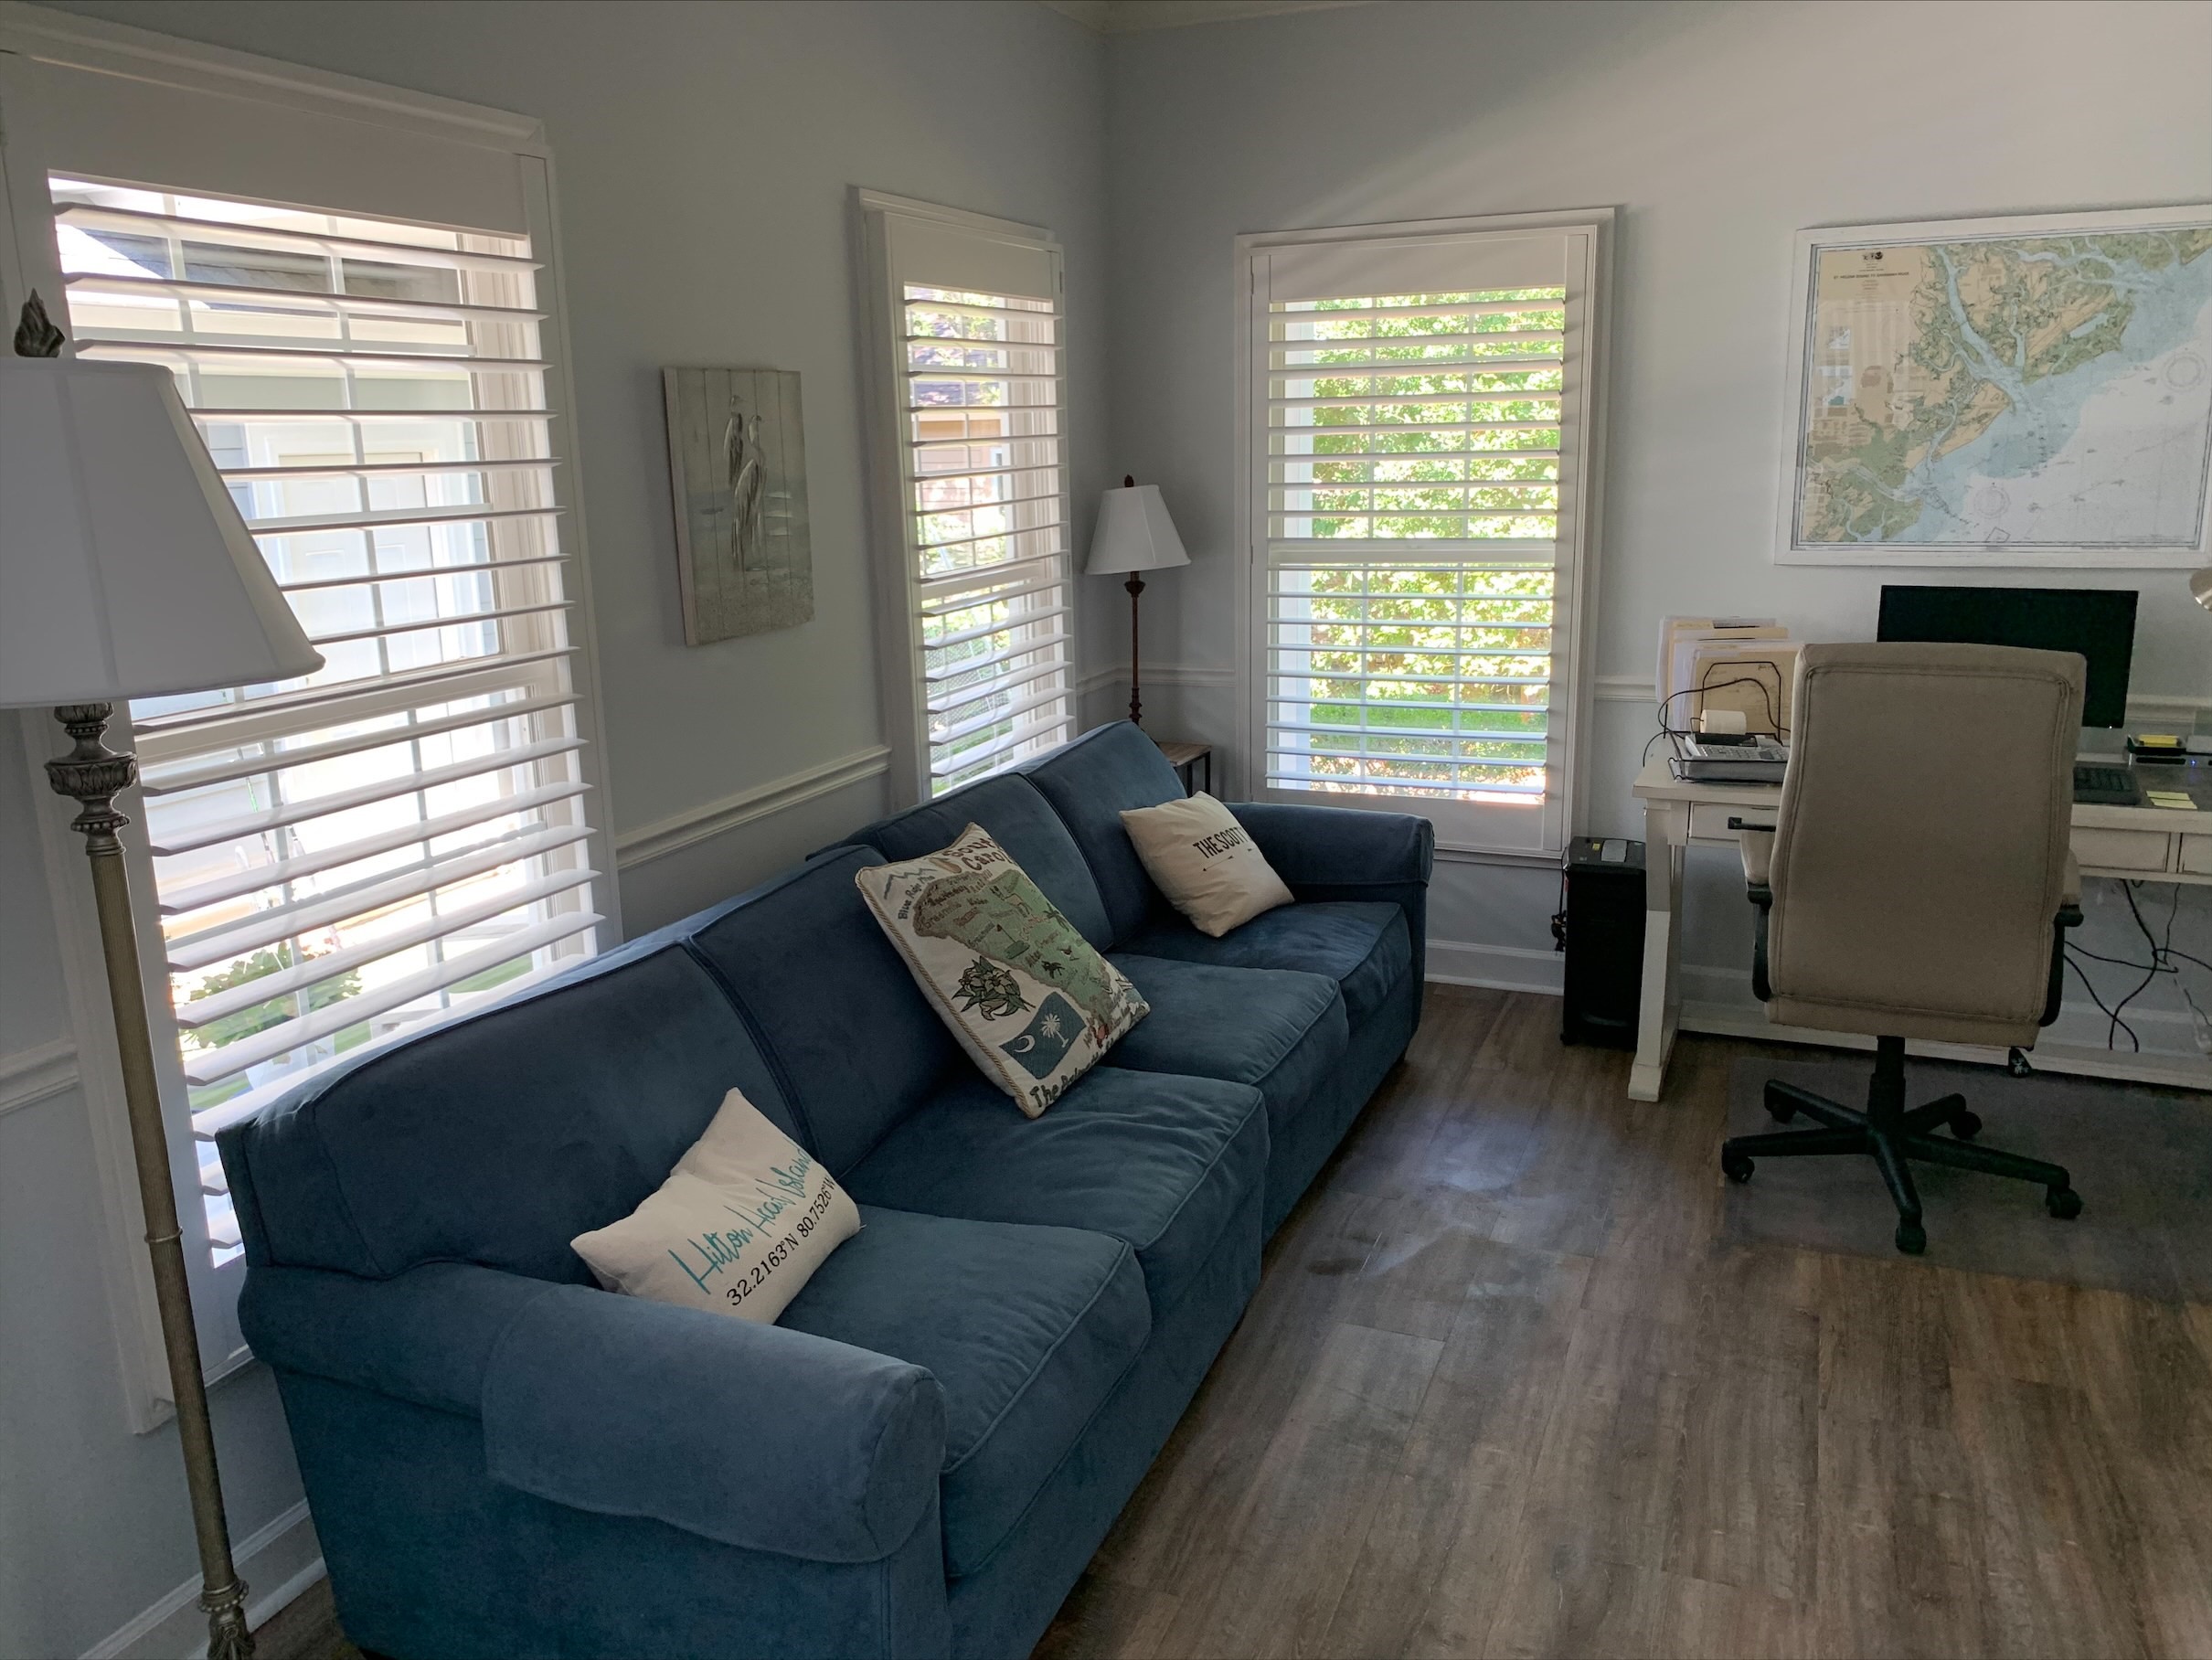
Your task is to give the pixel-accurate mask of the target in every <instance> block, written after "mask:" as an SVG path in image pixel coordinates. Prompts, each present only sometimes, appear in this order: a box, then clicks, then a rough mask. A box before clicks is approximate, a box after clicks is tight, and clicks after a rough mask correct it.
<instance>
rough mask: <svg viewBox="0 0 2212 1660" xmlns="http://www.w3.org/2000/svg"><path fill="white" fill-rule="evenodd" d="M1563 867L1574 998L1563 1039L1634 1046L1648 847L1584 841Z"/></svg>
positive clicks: (1563, 915) (1563, 920)
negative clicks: (1645, 848)
mask: <svg viewBox="0 0 2212 1660" xmlns="http://www.w3.org/2000/svg"><path fill="white" fill-rule="evenodd" d="M1560 870H1561V872H1562V874H1563V876H1564V878H1565V882H1564V886H1565V888H1566V904H1565V906H1564V908H1563V909H1562V910H1560V912H1559V917H1558V922H1559V924H1560V926H1559V928H1558V933H1559V939H1560V943H1561V945H1562V947H1563V948H1564V949H1565V951H1566V952H1567V995H1566V996H1565V997H1564V998H1562V999H1561V1000H1560V1006H1559V1041H1560V1042H1561V1043H1595V1044H1601V1045H1603V1046H1604V1047H1606V1048H1615V1049H1632V1048H1635V1047H1636V1005H1637V1003H1638V1001H1639V1000H1640V999H1641V998H1642V996H1643V843H1642V842H1632V841H1625V840H1622V839H1620V838H1618V837H1613V838H1609V839H1605V838H1600V837H1598V836H1594V835H1580V836H1577V837H1576V838H1575V839H1574V840H1573V841H1570V842H1569V843H1568V844H1567V852H1566V855H1565V857H1563V858H1562V859H1561V860H1560Z"/></svg>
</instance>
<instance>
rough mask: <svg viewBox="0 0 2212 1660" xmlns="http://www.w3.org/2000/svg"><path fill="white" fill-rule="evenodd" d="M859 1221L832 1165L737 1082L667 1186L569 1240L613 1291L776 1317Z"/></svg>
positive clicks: (752, 1317) (754, 1316)
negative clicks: (802, 1143) (746, 1094)
mask: <svg viewBox="0 0 2212 1660" xmlns="http://www.w3.org/2000/svg"><path fill="white" fill-rule="evenodd" d="M859 1231H860V1212H859V1210H858V1209H857V1208H856V1207H855V1206H854V1204H853V1201H852V1199H851V1197H849V1196H848V1195H847V1194H846V1193H845V1189H844V1188H842V1187H840V1186H837V1184H836V1183H835V1181H833V1180H831V1179H830V1173H829V1172H828V1171H827V1170H824V1168H823V1167H822V1166H821V1165H819V1164H817V1163H815V1161H814V1157H813V1155H810V1154H809V1153H808V1152H807V1151H806V1149H805V1148H803V1147H802V1146H800V1145H799V1144H798V1143H797V1142H795V1141H793V1140H792V1138H791V1137H790V1136H788V1135H786V1134H784V1133H783V1132H782V1131H781V1130H779V1129H777V1128H776V1126H775V1125H773V1124H772V1123H769V1122H768V1120H767V1119H766V1118H764V1117H762V1116H761V1113H760V1109H759V1108H758V1107H756V1106H754V1105H753V1104H752V1102H750V1101H747V1100H746V1099H745V1097H744V1095H743V1094H742V1093H741V1092H740V1091H737V1090H732V1091H730V1092H729V1093H728V1094H727V1095H725V1096H723V1097H722V1105H721V1107H720V1109H719V1110H718V1111H717V1112H716V1113H715V1115H714V1122H713V1123H710V1124H708V1125H707V1133H705V1134H704V1135H702V1136H700V1137H699V1139H698V1140H697V1141H696V1142H694V1143H693V1144H692V1145H691V1151H690V1152H688V1153H686V1154H685V1155H684V1156H683V1157H682V1158H681V1159H680V1160H678V1161H677V1163H676V1167H675V1169H674V1170H673V1171H671V1172H670V1173H669V1176H668V1179H667V1180H666V1181H665V1182H663V1183H662V1184H661V1185H660V1187H659V1188H658V1190H656V1191H655V1192H654V1193H653V1194H652V1195H651V1196H650V1197H647V1198H646V1200H645V1201H644V1203H643V1204H641V1205H640V1206H639V1207H638V1208H636V1209H635V1210H633V1211H632V1212H631V1213H630V1214H629V1215H628V1216H626V1217H624V1218H622V1220H621V1221H619V1222H614V1223H611V1224H610V1225H609V1226H607V1227H605V1228H599V1229H593V1230H592V1231H591V1232H590V1233H580V1234H578V1235H577V1236H576V1238H574V1239H573V1240H569V1245H570V1246H571V1247H572V1248H573V1249H574V1250H575V1251H576V1254H577V1255H578V1256H580V1257H581V1258H583V1260H584V1263H585V1265H586V1266H587V1267H589V1268H590V1270H591V1272H592V1275H593V1277H594V1278H596V1279H597V1280H598V1281H599V1282H600V1284H601V1286H603V1287H604V1288H605V1289H607V1290H608V1291H618V1292H622V1293H626V1294H627V1295H629V1296H633V1297H644V1298H647V1299H648V1300H650V1301H652V1302H654V1303H675V1304H682V1305H683V1306H684V1307H686V1308H711V1309H715V1310H718V1311H719V1312H720V1313H722V1314H735V1315H737V1316H738V1318H739V1319H740V1320H760V1321H772V1320H774V1319H775V1317H776V1316H777V1315H778V1314H782V1312H783V1308H784V1305H785V1304H788V1303H789V1302H790V1301H791V1300H792V1298H793V1297H795V1296H797V1295H798V1294H799V1288H800V1287H801V1286H803V1285H804V1284H805V1283H806V1282H807V1281H808V1280H809V1279H811V1278H812V1277H813V1275H814V1270H815V1269H817V1268H819V1267H821V1266H822V1263H823V1261H824V1259H825V1258H827V1257H828V1255H829V1254H830V1252H831V1251H833V1250H836V1249H837V1247H838V1246H840V1245H842V1244H844V1243H845V1240H849V1239H851V1238H852V1237H853V1236H854V1235H855V1234H856V1233H858V1232H859Z"/></svg>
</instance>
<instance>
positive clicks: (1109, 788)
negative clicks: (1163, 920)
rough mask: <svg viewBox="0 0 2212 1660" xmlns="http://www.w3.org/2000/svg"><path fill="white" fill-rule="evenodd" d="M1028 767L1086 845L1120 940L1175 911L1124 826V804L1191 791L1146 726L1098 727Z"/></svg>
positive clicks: (1062, 818) (1135, 804)
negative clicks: (1186, 790)
mask: <svg viewBox="0 0 2212 1660" xmlns="http://www.w3.org/2000/svg"><path fill="white" fill-rule="evenodd" d="M1020 771H1021V772H1022V774H1023V775H1024V776H1026V777H1027V778H1028V779H1029V781H1030V782H1032V783H1034V784H1036V786H1037V791H1038V793H1040V794H1042V795H1043V796H1044V798H1045V799H1046V800H1047V801H1048V802H1050V803H1052V807H1053V810H1054V811H1055V812H1056V813H1058V814H1059V815H1060V822H1061V823H1062V824H1064V825H1067V826H1068V831H1069V835H1073V836H1074V837H1075V842H1076V846H1079V847H1080V848H1081V849H1082V850H1083V858H1084V861H1085V862H1086V863H1087V864H1088V865H1089V866H1090V874H1091V876H1092V878H1094V879H1095V880H1096V881H1097V883H1098V886H1099V897H1100V898H1101V899H1102V900H1103V901H1104V902H1105V906H1106V921H1107V925H1108V927H1110V928H1111V930H1112V931H1113V940H1114V941H1120V940H1122V939H1125V938H1126V937H1127V936H1129V935H1130V934H1132V933H1133V932H1135V931H1137V930H1138V929H1139V928H1142V927H1143V925H1144V924H1145V922H1146V921H1148V920H1154V919H1155V918H1157V917H1160V916H1163V915H1165V914H1167V913H1168V910H1169V908H1168V904H1167V901H1166V900H1165V899H1163V898H1162V897H1161V895H1160V890H1159V889H1157V888H1155V887H1154V886H1153V882H1152V878H1150V877H1148V876H1146V875H1145V874H1144V866H1143V861H1141V860H1140V859H1139V858H1138V857H1137V850H1136V847H1135V846H1134V845H1133V844H1132V843H1131V841H1130V839H1129V832H1128V831H1126V830H1124V829H1123V828H1122V809H1123V808H1125V807H1156V806H1158V805H1159V804H1160V803H1162V802H1164V801H1175V800H1177V799H1179V798H1180V797H1181V796H1182V794H1183V782H1182V781H1181V780H1180V779H1178V778H1177V777H1176V776H1175V768H1173V767H1171V766H1169V765H1168V764H1167V757H1166V756H1164V755H1163V754H1161V753H1160V746H1159V745H1158V744H1156V743H1154V742H1153V740H1151V739H1149V738H1147V737H1146V736H1145V735H1144V730H1143V728H1142V727H1139V726H1136V725H1134V724H1133V723H1132V722H1130V721H1126V720H1117V721H1115V722H1114V723H1113V724H1112V725H1111V726H1102V727H1096V728H1093V729H1091V730H1090V731H1088V732H1086V733H1084V734H1083V735H1082V736H1081V737H1080V738H1079V739H1077V740H1075V741H1074V742H1073V743H1071V744H1067V745H1065V746H1063V747H1062V748H1060V749H1058V750H1053V751H1052V753H1051V754H1049V755H1047V756H1045V757H1044V758H1042V759H1041V760H1038V761H1031V762H1030V763H1029V764H1028V765H1026V766H1025V767H1023V768H1022V769H1021V770H1020ZM984 827H985V828H986V829H988V828H989V825H985V826H984ZM1015 857H1016V858H1019V857H1021V856H1020V855H1019V854H1016V855H1015ZM1047 891H1050V890H1049V889H1048V890H1047ZM1093 943H1097V942H1095V941H1094V942H1093ZM1110 943H1111V942H1110Z"/></svg>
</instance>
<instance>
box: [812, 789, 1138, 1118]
mask: <svg viewBox="0 0 2212 1660" xmlns="http://www.w3.org/2000/svg"><path fill="white" fill-rule="evenodd" d="M853 880H854V881H855V882H856V883H857V884H858V885H859V888H860V892H861V896H862V897H863V898H864V899H867V903H868V909H869V910H873V911H874V912H875V913H876V920H877V922H878V923H880V924H881V925H882V927H883V931H884V932H885V933H886V934H888V935H889V936H890V940H891V943H892V944H894V945H896V946H897V947H898V948H899V955H900V956H902V957H904V958H905V959H906V964H907V968H908V969H909V971H910V972H911V973H912V974H913V976H914V980H915V983H916V984H919V985H920V987H921V989H922V993H923V995H926V996H927V997H928V998H929V999H930V1001H931V1004H932V1005H933V1006H935V1007H936V1010H937V1013H938V1015H939V1016H941V1018H942V1019H943V1021H944V1023H945V1025H947V1026H948V1027H952V1035H953V1036H954V1037H957V1038H959V1039H960V1046H961V1048H964V1049H965V1050H967V1051H968V1058H969V1059H971V1060H973V1061H974V1062H975V1064H976V1065H977V1066H978V1067H979V1068H981V1069H982V1070H983V1074H984V1077H986V1078H988V1079H990V1080H991V1081H992V1082H994V1083H995V1084H997V1085H998V1087H999V1088H1000V1089H1002V1090H1004V1091H1005V1092H1006V1093H1007V1094H1009V1095H1011V1096H1013V1097H1014V1104H1015V1105H1016V1106H1018V1107H1019V1108H1021V1110H1022V1111H1023V1112H1026V1113H1027V1114H1028V1115H1029V1116H1030V1117H1031V1118H1035V1117H1036V1116H1037V1114H1038V1113H1040V1112H1043V1111H1044V1110H1045V1109H1046V1108H1047V1107H1048V1106H1050V1105H1051V1104H1052V1103H1053V1102H1054V1101H1058V1099H1059V1098H1060V1095H1061V1093H1062V1092H1063V1091H1066V1090H1067V1088H1068V1086H1069V1084H1071V1083H1073V1082H1074V1081H1075V1080H1077V1079H1079V1078H1080V1077H1081V1076H1082V1075H1083V1074H1084V1073H1085V1072H1087V1071H1089V1070H1090V1069H1091V1068H1092V1067H1093V1066H1095V1065H1096V1064H1097V1063H1098V1059H1099V1057H1100V1056H1101V1055H1103V1054H1104V1053H1105V1052H1106V1051H1107V1050H1108V1049H1109V1048H1111V1047H1112V1046H1113V1043H1114V1041H1115V1040H1116V1039H1117V1038H1119V1037H1121V1036H1122V1033H1124V1032H1126V1031H1127V1030H1128V1029H1129V1028H1130V1027H1133V1026H1134V1025H1136V1023H1137V1022H1138V1021H1139V1020H1141V1019H1143V1017H1144V1016H1146V1015H1148V1014H1150V1013H1151V1012H1152V1011H1151V1007H1150V1006H1149V1005H1147V1004H1146V1003H1145V1001H1144V999H1143V997H1141V996H1139V995H1137V988H1136V987H1135V986H1133V985H1132V984H1130V983H1129V982H1128V981H1127V980H1126V979H1125V978H1123V977H1122V974H1121V972H1120V971H1119V970H1118V969H1116V968H1115V967H1114V966H1113V965H1112V964H1111V963H1108V962H1107V961H1106V959H1105V958H1103V957H1101V956H1100V955H1099V953H1098V952H1095V951H1093V950H1091V949H1090V941H1088V940H1086V939H1084V938H1083V936H1082V935H1081V934H1080V933H1079V932H1078V931H1077V930H1076V926H1075V924H1074V923H1072V922H1070V921H1069V920H1068V919H1067V918H1066V917H1064V916H1062V915H1061V914H1060V913H1059V911H1058V910H1056V909H1055V908H1054V907H1053V904H1052V901H1051V900H1049V899H1046V898H1045V896H1044V894H1043V893H1042V892H1040V891H1039V890H1038V889H1037V884H1036V883H1035V882H1033V881H1031V880H1030V879H1029V878H1028V875H1027V873H1026V872H1025V871H1024V870H1023V869H1022V867H1020V866H1019V865H1017V864H1016V863H1015V862H1014V861H1013V859H1012V858H1010V857H1007V854H1006V850H1005V848H1004V847H1001V846H999V845H998V844H997V843H996V842H994V841H993V840H992V839H991V836H990V834H989V833H988V832H987V831H985V830H984V828H983V827H982V826H981V825H969V826H968V827H967V828H966V829H965V830H963V831H962V832H961V833H960V836H959V838H958V839H957V840H956V841H954V842H953V843H952V846H949V847H944V848H941V849H940V850H939V851H937V852H935V853H932V854H930V855H928V856H927V857H922V858H918V859H908V860H906V861H905V862H904V863H902V864H897V865H877V866H875V867H872V868H870V869H867V870H862V871H859V872H856V874H855V876H854V878H853Z"/></svg>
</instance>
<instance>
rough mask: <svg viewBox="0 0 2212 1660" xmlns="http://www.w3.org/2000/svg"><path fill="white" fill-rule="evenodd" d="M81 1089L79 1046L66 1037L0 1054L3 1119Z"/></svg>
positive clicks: (0, 1093) (0, 1111)
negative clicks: (79, 1087)
mask: <svg viewBox="0 0 2212 1660" xmlns="http://www.w3.org/2000/svg"><path fill="white" fill-rule="evenodd" d="M76 1087H77V1046H76V1045H75V1044H74V1043H72V1042H70V1041H69V1039H68V1038H66V1037H57V1038H55V1039H54V1041H53V1042H51V1043H41V1044H38V1045H37V1046H36V1047H35V1048H27V1049H16V1050H13V1051H11V1052H10V1053H8V1054H5V1055H0V1117H5V1116H6V1115H7V1114H8V1113H10V1112H16V1110H17V1109H18V1108H22V1107H28V1106H34V1105H36V1104H37V1102H39V1101H49V1100H51V1099H52V1098H53V1097H55V1096H57V1095H59V1094H61V1093H63V1092H64V1091H69V1090H73V1089H75V1088H76Z"/></svg>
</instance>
